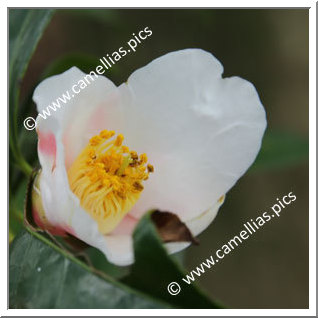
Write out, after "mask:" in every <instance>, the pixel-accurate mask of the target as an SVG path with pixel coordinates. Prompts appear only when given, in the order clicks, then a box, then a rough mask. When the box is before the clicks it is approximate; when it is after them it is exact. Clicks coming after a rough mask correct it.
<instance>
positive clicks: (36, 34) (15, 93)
mask: <svg viewBox="0 0 318 318" xmlns="http://www.w3.org/2000/svg"><path fill="white" fill-rule="evenodd" d="M52 13H53V10H48V9H43V10H42V9H41V10H40V9H10V11H9V74H10V80H9V84H10V91H9V101H10V107H9V119H10V121H9V129H10V134H9V138H10V148H11V150H12V154H13V156H14V158H15V161H16V162H17V163H18V164H19V166H20V168H21V170H23V171H24V172H25V173H26V174H27V175H29V174H30V172H31V170H32V169H31V168H30V166H29V165H28V164H27V162H26V161H25V160H24V159H23V156H22V154H21V151H20V149H19V146H18V126H17V125H19V128H22V126H23V120H24V118H18V103H19V94H20V85H21V81H22V79H23V76H24V74H25V71H26V69H27V66H28V63H29V61H30V58H31V56H32V54H33V52H34V50H35V48H36V45H37V43H38V41H39V40H40V38H41V35H42V33H43V31H44V29H45V27H46V25H47V24H48V22H49V21H50V18H51V16H52Z"/></svg>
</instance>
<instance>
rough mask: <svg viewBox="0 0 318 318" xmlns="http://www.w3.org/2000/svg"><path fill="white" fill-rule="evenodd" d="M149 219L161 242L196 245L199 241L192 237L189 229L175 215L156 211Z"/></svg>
mask: <svg viewBox="0 0 318 318" xmlns="http://www.w3.org/2000/svg"><path fill="white" fill-rule="evenodd" d="M151 219H152V221H153V222H154V223H155V225H156V228H157V231H158V233H159V235H160V237H161V239H162V240H163V242H165V243H168V242H192V243H194V244H196V245H197V244H199V241H198V240H197V239H196V238H195V237H193V235H192V233H191V232H190V230H189V228H188V227H187V226H186V225H185V223H183V222H182V221H181V220H180V219H179V217H178V216H177V215H176V214H174V213H171V212H162V211H159V210H156V211H154V212H153V213H152V214H151Z"/></svg>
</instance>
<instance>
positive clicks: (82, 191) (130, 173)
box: [68, 130, 154, 234]
mask: <svg viewBox="0 0 318 318" xmlns="http://www.w3.org/2000/svg"><path fill="white" fill-rule="evenodd" d="M113 137H114V138H113ZM123 141H124V136H123V135H121V134H119V135H117V136H116V137H115V132H114V131H108V130H103V131H101V132H100V133H99V135H96V136H94V137H92V138H91V139H90V141H89V144H88V145H87V146H86V147H85V148H84V149H83V151H82V153H81V154H80V155H79V156H78V157H77V158H76V159H75V161H74V162H73V164H72V166H71V167H70V169H69V170H68V179H69V183H70V188H71V190H72V191H73V193H74V194H75V195H76V196H77V197H78V198H79V200H80V203H81V206H82V207H83V209H84V210H85V211H86V212H88V213H89V214H90V215H91V216H92V217H93V218H94V219H95V220H96V221H97V223H98V226H99V230H100V231H101V232H102V233H104V234H106V233H109V232H111V231H112V230H113V229H114V228H115V227H116V226H117V225H118V223H119V222H120V221H121V220H122V218H123V217H124V216H125V215H126V213H128V212H129V211H130V209H131V208H132V207H133V206H134V204H135V203H136V202H137V200H138V199H139V197H140V194H141V192H142V191H143V189H144V186H143V184H142V183H143V181H145V180H147V179H148V177H149V173H151V172H153V171H154V168H153V166H152V165H151V164H147V161H148V159H147V155H146V154H141V155H140V156H138V154H137V152H136V151H130V150H129V148H128V147H127V146H125V145H123Z"/></svg>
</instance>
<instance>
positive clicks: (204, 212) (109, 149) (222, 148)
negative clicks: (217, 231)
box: [33, 49, 266, 265]
mask: <svg viewBox="0 0 318 318" xmlns="http://www.w3.org/2000/svg"><path fill="white" fill-rule="evenodd" d="M222 72H223V67H222V65H221V64H220V62H219V61H218V60H217V59H216V58H215V57H214V56H213V55H211V54H210V53H207V52H205V51H203V50H200V49H186V50H181V51H177V52H172V53H169V54H166V55H164V56H162V57H160V58H157V59H155V60H154V61H152V62H151V63H149V64H148V65H147V66H145V67H142V68H140V69H139V70H137V71H135V72H134V73H133V74H132V75H131V76H130V77H129V79H128V81H127V82H126V83H124V84H122V85H120V86H119V87H116V86H115V85H114V84H113V83H112V82H111V81H110V80H108V79H107V78H106V77H104V76H98V78H95V79H94V82H93V83H91V84H90V85H88V86H87V87H86V88H85V89H83V90H82V91H81V92H80V93H79V94H78V95H76V96H74V98H72V99H71V100H70V101H68V102H67V104H65V105H63V107H61V108H60V109H57V111H56V112H53V111H52V112H51V116H50V117H48V118H47V119H46V120H44V119H42V118H40V117H39V116H38V118H37V132H38V136H39V142H38V155H39V160H40V163H41V167H42V170H41V173H40V174H39V175H38V177H37V180H36V182H35V184H34V191H33V200H34V201H33V203H34V204H33V215H34V219H35V221H36V223H37V224H38V225H39V226H41V227H45V228H46V229H48V230H49V231H50V232H51V233H53V234H61V235H63V233H70V234H72V235H74V236H76V237H77V238H79V239H81V240H83V241H84V242H86V243H87V244H90V245H92V246H94V247H96V248H98V249H100V250H101V251H102V252H103V253H104V254H105V255H106V257H107V259H108V260H109V261H110V262H112V263H114V264H117V265H128V264H131V263H132V262H133V261H134V254H133V243H132V232H133V230H134V228H135V226H136V224H137V223H138V221H139V219H140V218H141V217H142V216H143V214H144V213H145V212H147V211H149V210H151V209H159V210H162V211H169V212H172V213H175V214H176V215H177V216H178V217H179V218H180V219H181V221H182V222H184V223H185V224H186V225H187V227H188V228H189V229H190V231H191V233H192V234H193V235H194V236H196V235H198V234H199V233H201V232H202V231H203V230H204V229H205V228H206V227H207V226H208V225H209V224H210V223H211V222H212V220H213V219H214V218H215V216H216V214H217V211H218V209H219V207H220V205H221V204H222V203H223V198H224V195H225V194H226V193H227V191H229V190H230V189H231V187H232V186H233V185H234V184H235V183H236V182H237V180H238V179H239V178H240V177H241V176H242V175H243V174H244V173H245V172H246V170H247V169H248V167H249V166H250V165H251V164H252V163H253V161H254V160H255V157H256V155H257V153H258V151H259V149H260V146H261V140H262V136H263V134H264V130H265V127H266V117H265V111H264V108H263V106H262V104H261V102H260V100H259V97H258V94H257V92H256V90H255V88H254V86H253V85H252V84H251V83H249V82H248V81H246V80H243V79H241V78H239V77H230V78H222ZM85 75H86V74H84V73H83V72H81V71H80V70H79V69H77V68H76V67H72V68H71V69H69V70H68V71H66V72H64V73H63V74H61V75H56V76H52V77H50V78H48V79H46V80H44V81H43V82H42V83H40V84H39V86H38V87H37V88H36V90H35V92H34V96H33V99H34V101H35V103H36V104H37V109H38V112H39V113H41V112H42V111H43V110H44V109H46V107H47V106H48V105H50V104H51V103H52V101H53V100H54V99H56V98H57V97H58V96H62V94H63V93H64V92H65V91H67V90H69V91H71V88H72V86H73V85H74V84H76V83H79V81H81V80H82V79H83V77H84V76H85ZM189 244H190V243H189V242H171V243H166V244H165V246H166V247H167V249H168V251H169V252H170V253H174V252H177V251H179V250H181V249H183V248H185V247H187V246H188V245H189Z"/></svg>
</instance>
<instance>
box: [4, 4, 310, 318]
mask: <svg viewBox="0 0 318 318" xmlns="http://www.w3.org/2000/svg"><path fill="white" fill-rule="evenodd" d="M48 2H50V3H49V4H50V5H51V6H54V7H60V8H69V7H74V8H76V5H78V4H79V3H78V2H76V1H71V0H55V1H48ZM119 2H120V3H119ZM25 4H28V8H31V7H42V8H43V7H44V8H49V7H50V6H49V5H43V2H42V1H39V0H30V1H28V2H23V1H21V0H12V1H5V6H3V5H2V6H1V18H0V23H1V28H0V30H1V40H2V41H1V43H2V45H3V47H2V50H1V51H0V54H1V64H2V70H7V72H8V66H7V62H8V55H7V49H6V48H5V47H4V46H5V45H4V43H7V32H8V30H7V25H8V21H7V9H8V7H22V8H23V7H25ZM83 4H85V3H83ZM87 4H89V8H94V7H95V8H96V7H98V8H103V7H105V5H107V7H108V8H110V7H116V8H120V7H131V4H134V5H135V6H134V7H136V8H138V7H144V8H146V7H149V8H151V7H158V8H159V7H167V8H169V7H170V8H171V7H175V8H177V7H181V6H182V7H192V8H194V7H202V8H209V7H213V8H227V7H231V8H251V7H253V8H267V7H268V8H293V7H295V8H310V10H309V65H310V66H309V80H310V81H309V141H310V151H309V165H310V176H309V185H310V189H309V220H310V222H309V233H310V235H309V277H310V279H309V309H222V310H220V309H107V310H106V309H69V310H66V309H53V310H52V309H7V305H8V304H7V303H8V290H7V286H8V276H7V274H8V272H7V262H5V261H4V255H7V253H8V246H7V244H8V241H7V239H8V238H7V229H6V225H7V221H8V220H7V214H6V213H5V211H7V209H8V203H7V206H6V207H5V208H4V209H3V211H2V213H1V220H2V222H1V224H2V231H1V232H0V235H1V239H0V242H1V255H2V257H1V258H2V260H3V261H2V262H1V264H0V266H1V271H0V274H1V282H2V284H1V289H0V296H1V297H0V314H1V316H4V315H6V316H21V315H23V316H60V315H64V316H70V315H75V316H105V315H106V313H107V316H111V315H113V316H120V315H131V316H167V315H172V316H209V315H213V316H316V134H315V132H316V2H314V1H273V0H269V1H255V0H254V1H240V2H235V1H225V0H224V1H213V2H212V1H207V0H204V1H203V0H196V1H192V2H190V1H176V0H168V1H167V0H161V1H158V0H156V1H152V2H151V4H150V3H149V2H148V1H140V0H135V1H134V2H129V1H127V0H126V1H118V0H117V1H114V0H109V1H107V2H105V1H98V0H90V2H89V3H87ZM238 4H239V6H237V5H238ZM194 5H195V6H194ZM7 72H5V73H4V72H2V80H1V83H2V84H3V85H1V86H0V87H1V88H0V89H1V93H2V94H1V96H7V103H6V104H8V103H9V101H8V93H7V92H8V85H9V83H8V81H7ZM5 82H7V85H5ZM4 105H5V104H3V105H2V107H1V108H0V111H1V116H0V118H2V121H3V123H2V125H0V129H1V132H2V134H1V135H2V136H6V137H7V140H8V135H7V134H8V130H7V129H8V123H7V121H6V122H4V121H5V118H6V119H7V114H6V107H4ZM7 160H8V158H4V156H2V157H1V163H2V164H1V167H2V168H4V167H6V168H7V166H8V161H7ZM5 174H6V172H3V175H5ZM6 181H7V180H3V181H2V185H1V190H2V191H1V194H2V197H3V200H2V202H7V197H8V193H7V184H5V183H6Z"/></svg>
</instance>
